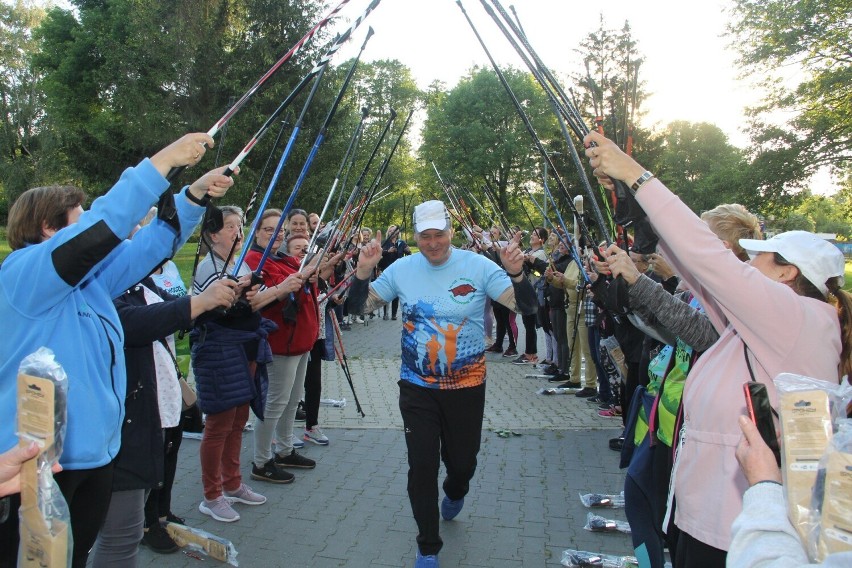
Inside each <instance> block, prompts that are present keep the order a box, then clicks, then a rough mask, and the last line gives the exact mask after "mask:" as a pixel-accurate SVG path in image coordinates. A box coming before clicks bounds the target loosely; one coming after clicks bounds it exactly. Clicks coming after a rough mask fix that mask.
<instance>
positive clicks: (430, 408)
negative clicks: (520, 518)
mask: <svg viewBox="0 0 852 568" xmlns="http://www.w3.org/2000/svg"><path fill="white" fill-rule="evenodd" d="M398 384H399V410H400V412H401V413H402V422H403V424H404V426H405V444H406V446H407V447H408V498H409V500H410V501H411V510H412V512H413V513H414V520H415V522H416V523H417V530H418V534H417V545H418V548H419V549H420V553H421V554H423V555H424V556H426V555H429V554H438V552H439V551H440V550H441V547H442V546H443V544H444V543H443V541H442V540H441V536H440V534H439V521H438V470H439V467H440V461H439V458H440V460H441V461H443V462H444V467H446V469H447V478H446V479H445V480H444V485H443V487H444V494H445V495H446V496H447V497H449V498H450V499H452V500H453V501H457V500H458V499H461V498H462V497H464V496H465V495H467V492H468V490H469V489H470V480H471V479H472V478H473V474H474V472H475V471H476V455H477V454H478V453H479V444H480V441H481V439H482V416H483V413H484V412H485V385H484V384H483V385H480V386H478V387H471V388H466V389H454V390H438V389H429V388H424V387H419V386H416V385H413V384H411V383H409V382H407V381H399V383H398Z"/></svg>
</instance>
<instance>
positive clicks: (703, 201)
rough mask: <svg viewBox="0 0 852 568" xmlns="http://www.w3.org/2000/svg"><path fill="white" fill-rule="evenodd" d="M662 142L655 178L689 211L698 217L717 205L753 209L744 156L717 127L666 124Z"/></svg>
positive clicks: (753, 204)
mask: <svg viewBox="0 0 852 568" xmlns="http://www.w3.org/2000/svg"><path fill="white" fill-rule="evenodd" d="M662 140H663V152H662V155H661V156H660V161H659V164H658V166H657V168H658V169H657V171H656V173H657V176H658V177H659V178H660V180H662V181H663V183H665V184H666V186H667V187H669V188H671V189H672V191H674V192H675V193H677V194H678V196H680V198H681V199H682V200H683V202H684V203H686V204H687V205H688V206H689V207H690V208H691V209H692V210H693V211H695V212H696V213H699V214H700V213H701V212H702V211H706V210H708V209H712V208H713V207H715V206H717V205H719V204H721V203H741V204H742V205H745V206H746V207H748V208H750V209H751V210H753V211H754V210H756V209H755V207H756V206H757V205H759V204H758V203H756V202H755V199H754V198H755V197H756V194H755V192H754V191H753V188H752V187H751V186H750V185H749V179H748V175H747V171H748V163H747V162H746V159H745V156H744V154H743V152H742V151H741V150H738V149H737V148H735V147H734V146H731V145H730V144H729V143H728V138H727V136H726V135H725V134H724V133H723V132H722V131H721V130H720V129H719V128H718V127H716V126H714V125H712V124H708V123H706V122H705V123H690V122H686V121H677V122H673V123H671V124H669V125H668V127H667V129H666V131H665V132H664V133H663V136H662Z"/></svg>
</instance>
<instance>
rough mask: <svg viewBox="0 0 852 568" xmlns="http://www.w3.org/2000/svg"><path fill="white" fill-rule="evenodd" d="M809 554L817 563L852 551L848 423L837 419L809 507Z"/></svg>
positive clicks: (851, 461)
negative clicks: (810, 514) (834, 432)
mask: <svg viewBox="0 0 852 568" xmlns="http://www.w3.org/2000/svg"><path fill="white" fill-rule="evenodd" d="M811 513H812V519H811V524H812V527H813V530H812V532H811V535H810V539H809V541H808V545H809V550H808V552H809V555H810V556H811V558H812V559H814V560H816V561H817V562H822V561H823V560H825V557H826V556H828V555H829V554H833V553H835V552H849V551H852V420H849V419H844V420H840V421H839V424H838V428H837V433H836V434H835V435H834V437H833V438H832V440H831V444H829V446H828V450H827V451H826V453H825V456H823V459H822V460H821V461H820V464H819V470H818V472H817V482H816V485H815V486H814V492H813V502H812V507H811Z"/></svg>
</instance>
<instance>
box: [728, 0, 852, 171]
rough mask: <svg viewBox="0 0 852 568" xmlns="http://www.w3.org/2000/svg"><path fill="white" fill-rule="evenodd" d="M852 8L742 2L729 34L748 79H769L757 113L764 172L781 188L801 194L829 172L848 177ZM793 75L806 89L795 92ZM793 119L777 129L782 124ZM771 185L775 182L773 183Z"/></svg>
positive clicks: (836, 0) (847, 4)
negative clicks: (777, 120)
mask: <svg viewBox="0 0 852 568" xmlns="http://www.w3.org/2000/svg"><path fill="white" fill-rule="evenodd" d="M850 13H852V0H831V1H829V2H805V1H802V0H798V1H790V0H735V2H734V8H733V11H732V15H731V19H730V21H731V23H730V25H729V32H730V33H731V35H732V36H733V38H734V39H735V42H734V45H735V46H736V47H737V49H739V52H740V65H741V66H742V68H743V72H744V74H748V75H753V76H758V77H763V86H764V87H765V91H766V92H767V95H766V98H765V99H764V101H763V103H762V104H761V105H759V106H758V107H756V108H754V109H751V111H750V114H751V118H752V122H751V130H752V138H753V139H754V141H755V143H756V144H757V145H758V150H757V160H756V162H758V163H757V167H758V168H759V169H761V170H763V171H764V172H765V174H770V175H772V176H773V178H772V179H773V182H774V183H775V184H776V185H778V184H780V185H784V184H790V185H793V186H801V185H802V184H803V182H804V181H805V180H806V179H808V178H809V177H810V176H811V175H812V174H813V173H814V172H816V170H817V169H819V168H820V167H823V166H828V167H830V168H832V169H833V170H834V171H835V172H836V173H841V174H842V173H843V172H844V171H848V170H849V168H850V158H852V91H850V89H849V85H850V83H852V58H850V53H852V34H850V33H849V14H850ZM790 69H800V70H801V72H802V73H801V74H802V77H803V78H802V79H801V82H799V83H798V85H794V86H792V87H791V86H790V85H789V82H788V81H789V79H787V77H789V76H790V75H791V73H790ZM782 115H783V116H791V117H792V118H790V119H789V120H788V121H787V123H786V124H783V125H777V124H775V123H774V122H775V120H774V119H775V117H777V116H782ZM765 179H769V178H768V177H765Z"/></svg>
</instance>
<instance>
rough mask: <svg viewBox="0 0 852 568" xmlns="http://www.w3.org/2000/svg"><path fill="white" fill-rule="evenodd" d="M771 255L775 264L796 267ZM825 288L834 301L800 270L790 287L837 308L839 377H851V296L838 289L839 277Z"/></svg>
mask: <svg viewBox="0 0 852 568" xmlns="http://www.w3.org/2000/svg"><path fill="white" fill-rule="evenodd" d="M772 254H773V256H774V257H775V258H774V260H775V264H778V265H781V266H796V265H795V264H793V263H792V262H789V261H788V260H787V259H786V258H784V257H783V256H781V255H780V254H779V253H777V252H776V253H772ZM796 268H798V267H796ZM825 286H826V287H827V288H828V292H829V294H830V295H831V296H834V299H835V301H832V300H831V299H830V298H826V297H825V296H824V295H823V293H822V292H820V290H819V288H817V287H816V285H814V283H813V282H811V281H810V280H808V279H807V278H805V276H804V275H803V274H802V271H801V270H799V274H798V275H797V276H796V279H795V280H794V281H793V283H792V284H791V286H790V287H791V288H793V290H795V292H796V293H797V294H799V295H800V296H805V297H808V298H813V299H815V300H821V301H823V302H826V303H828V304H832V305H834V307H835V308H837V317H838V319H839V320H840V345H841V346H842V347H841V350H840V375H841V376H843V375H849V376H850V377H852V294H850V293H849V292H846V291H845V290H843V289H842V288H841V287H840V277H839V276H832V277H831V278H829V279H828V280H826V281H825Z"/></svg>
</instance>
